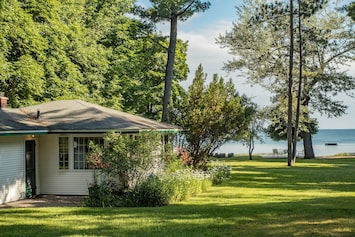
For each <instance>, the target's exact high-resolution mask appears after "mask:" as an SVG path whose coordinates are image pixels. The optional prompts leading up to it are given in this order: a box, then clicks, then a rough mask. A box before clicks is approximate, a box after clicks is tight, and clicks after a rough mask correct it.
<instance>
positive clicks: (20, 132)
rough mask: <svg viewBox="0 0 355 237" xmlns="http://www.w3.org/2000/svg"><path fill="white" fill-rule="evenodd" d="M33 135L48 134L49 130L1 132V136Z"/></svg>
mask: <svg viewBox="0 0 355 237" xmlns="http://www.w3.org/2000/svg"><path fill="white" fill-rule="evenodd" d="M32 134H48V130H19V131H0V136H14V135H17V136H20V135H32Z"/></svg>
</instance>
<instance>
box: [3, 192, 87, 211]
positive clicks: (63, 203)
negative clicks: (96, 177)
mask: <svg viewBox="0 0 355 237" xmlns="http://www.w3.org/2000/svg"><path fill="white" fill-rule="evenodd" d="M85 198H86V196H62V195H38V196H36V197H34V198H27V199H24V200H19V201H15V202H9V203H5V204H1V205H0V208H11V207H12V208H25V207H81V206H83V202H84V199H85Z"/></svg>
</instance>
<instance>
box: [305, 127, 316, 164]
mask: <svg viewBox="0 0 355 237" xmlns="http://www.w3.org/2000/svg"><path fill="white" fill-rule="evenodd" d="M303 149H304V158H305V159H313V158H314V151H313V144H312V135H311V134H310V133H309V132H303Z"/></svg>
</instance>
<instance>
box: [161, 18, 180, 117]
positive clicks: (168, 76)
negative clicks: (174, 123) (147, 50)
mask: <svg viewBox="0 0 355 237" xmlns="http://www.w3.org/2000/svg"><path fill="white" fill-rule="evenodd" d="M177 23H178V17H177V16H172V17H171V20H170V42H169V48H168V61H167V63H166V68H165V85H164V99H163V115H162V122H169V102H170V97H171V89H172V83H173V72H174V62H175V52H176V41H177Z"/></svg>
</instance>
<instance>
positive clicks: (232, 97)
mask: <svg viewBox="0 0 355 237" xmlns="http://www.w3.org/2000/svg"><path fill="white" fill-rule="evenodd" d="M206 77H207V75H205V74H204V72H203V68H202V66H201V65H200V66H199V68H198V69H197V70H196V73H195V78H194V80H193V83H192V85H191V86H190V87H189V90H188V92H187V96H186V97H184V98H183V99H182V101H181V105H180V107H179V108H178V109H177V111H175V117H176V122H177V124H178V125H180V126H182V127H183V128H185V129H186V132H185V133H184V134H183V142H182V144H181V145H182V148H185V149H186V150H187V151H188V152H189V153H190V155H191V156H192V159H193V166H194V167H195V168H204V167H205V166H206V164H207V162H208V157H209V156H210V155H212V154H213V152H214V151H215V150H216V149H218V148H219V147H220V146H221V145H223V144H224V143H225V142H227V141H230V140H237V139H238V138H239V137H240V134H242V133H244V132H246V131H247V129H248V126H249V122H250V120H251V119H252V116H253V113H251V111H252V109H251V107H250V108H249V107H248V105H250V103H247V100H248V99H247V98H246V97H243V96H239V94H238V93H237V92H236V89H235V87H234V84H233V83H232V81H227V82H225V81H224V79H223V78H221V77H218V75H217V74H215V75H214V76H213V80H212V82H211V83H210V84H209V85H205V82H206Z"/></svg>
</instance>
